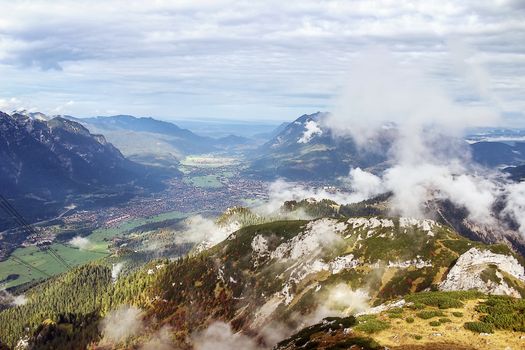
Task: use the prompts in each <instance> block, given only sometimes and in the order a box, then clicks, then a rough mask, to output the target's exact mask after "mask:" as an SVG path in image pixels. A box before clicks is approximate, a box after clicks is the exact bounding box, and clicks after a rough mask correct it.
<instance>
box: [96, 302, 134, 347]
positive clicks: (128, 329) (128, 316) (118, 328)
mask: <svg viewBox="0 0 525 350" xmlns="http://www.w3.org/2000/svg"><path fill="white" fill-rule="evenodd" d="M143 327H144V325H143V321H142V311H141V310H140V309H138V308H136V307H134V306H126V305H122V306H120V307H119V308H118V309H116V310H113V311H111V312H110V313H109V314H108V315H106V317H104V319H103V320H102V321H101V330H102V337H103V339H102V343H120V342H122V341H125V340H126V339H128V338H129V337H131V336H134V335H138V334H140V333H141V332H142V330H143Z"/></svg>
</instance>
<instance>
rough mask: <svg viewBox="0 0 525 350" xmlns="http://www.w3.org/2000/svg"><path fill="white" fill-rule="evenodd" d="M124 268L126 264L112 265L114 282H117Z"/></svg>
mask: <svg viewBox="0 0 525 350" xmlns="http://www.w3.org/2000/svg"><path fill="white" fill-rule="evenodd" d="M123 267H124V263H122V262H119V263H116V264H112V265H111V279H112V280H113V282H116V280H117V278H118V276H119V274H120V272H121V271H122V268H123Z"/></svg>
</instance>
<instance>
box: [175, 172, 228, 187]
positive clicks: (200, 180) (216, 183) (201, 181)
mask: <svg viewBox="0 0 525 350" xmlns="http://www.w3.org/2000/svg"><path fill="white" fill-rule="evenodd" d="M184 182H186V183H187V184H189V185H192V186H195V187H201V188H221V187H222V186H223V184H222V182H220V180H219V179H218V178H217V176H215V175H203V176H191V177H187V178H185V179H184Z"/></svg>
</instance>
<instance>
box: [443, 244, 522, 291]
mask: <svg viewBox="0 0 525 350" xmlns="http://www.w3.org/2000/svg"><path fill="white" fill-rule="evenodd" d="M510 278H515V279H517V280H519V281H522V282H525V271H524V268H523V266H522V265H521V264H520V263H519V262H518V260H517V259H516V258H515V257H513V256H510V255H503V254H496V253H493V252H491V251H489V250H480V249H477V248H472V249H470V250H468V251H467V252H465V253H464V254H463V255H461V256H460V257H459V259H458V260H457V262H456V264H455V265H454V266H453V267H452V268H451V269H450V271H449V273H448V274H447V277H446V279H445V280H444V281H443V282H441V284H440V286H439V288H440V289H441V290H445V291H450V290H471V289H474V290H478V291H480V292H484V293H488V294H497V295H509V296H513V297H516V298H520V297H521V295H520V293H519V291H517V290H516V289H515V288H514V287H513V286H512V285H511V283H509V279H510Z"/></svg>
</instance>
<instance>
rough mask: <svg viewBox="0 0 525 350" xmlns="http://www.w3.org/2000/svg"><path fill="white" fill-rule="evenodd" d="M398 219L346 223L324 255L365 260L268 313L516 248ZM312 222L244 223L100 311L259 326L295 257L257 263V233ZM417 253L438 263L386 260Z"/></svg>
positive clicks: (135, 278) (296, 309) (130, 285)
mask: <svg viewBox="0 0 525 350" xmlns="http://www.w3.org/2000/svg"><path fill="white" fill-rule="evenodd" d="M342 221H344V220H342ZM394 223H395V226H394V227H393V228H385V227H380V228H377V229H374V230H373V232H371V233H370V232H369V230H368V229H362V228H361V229H359V228H358V229H353V228H352V227H348V228H347V230H346V231H345V232H343V233H342V234H341V236H342V237H345V238H344V243H342V244H337V246H336V247H332V248H331V249H328V250H326V251H323V253H322V254H321V256H320V257H319V258H320V259H322V260H324V261H326V262H327V261H329V260H332V259H334V258H335V257H336V256H340V255H345V254H348V253H352V254H353V255H354V256H355V257H356V258H358V259H359V261H360V263H361V265H360V266H359V267H357V268H356V269H352V270H343V271H342V272H340V273H336V274H330V273H327V272H326V271H324V272H318V273H311V274H310V275H309V276H308V278H306V279H304V280H303V281H301V282H300V283H298V284H295V285H292V286H291V293H292V295H293V298H292V299H293V300H292V302H291V303H290V304H289V305H284V304H281V305H280V306H279V307H278V308H277V310H276V312H275V316H273V317H270V318H269V319H276V320H278V321H280V322H284V323H291V324H292V325H293V320H292V318H291V317H290V316H292V315H305V314H308V313H310V312H312V311H313V310H315V308H316V307H317V306H318V303H319V301H320V300H323V299H326V297H327V296H328V295H325V294H323V293H324V292H323V291H325V290H328V289H329V288H330V287H331V286H334V285H337V284H339V283H345V284H347V285H349V286H350V287H351V288H352V289H356V288H362V287H366V288H368V290H369V291H370V292H371V294H372V295H371V297H372V302H373V303H380V302H383V301H386V300H390V299H395V298H397V297H399V296H404V295H405V294H407V293H414V292H418V291H421V290H424V289H427V288H430V287H432V286H433V285H435V284H436V283H438V282H439V281H440V280H441V278H442V277H443V275H444V273H445V272H446V270H447V269H448V268H449V267H450V266H451V264H452V263H453V261H454V260H455V259H456V258H457V257H458V256H459V255H460V254H462V253H463V252H465V251H466V250H468V249H470V248H471V247H473V246H479V247H486V248H487V249H491V250H493V251H497V252H505V253H508V254H510V251H509V250H508V248H506V247H501V246H490V247H488V246H485V245H483V244H481V243H475V242H471V241H468V240H467V239H465V238H463V237H461V236H459V235H457V234H456V233H454V232H453V231H452V230H450V229H449V228H446V227H437V228H435V229H433V233H434V235H433V236H430V235H428V234H427V233H426V232H423V231H421V230H419V229H417V228H412V229H407V230H406V231H405V230H404V229H400V228H399V221H398V220H397V219H394ZM306 224H307V221H279V222H271V223H266V224H261V225H255V226H249V227H245V228H243V229H241V230H239V231H238V232H237V233H235V234H234V235H233V236H232V237H230V239H228V240H226V241H224V242H223V243H221V244H219V245H217V246H215V247H214V248H212V249H210V250H208V251H205V252H203V253H202V254H199V255H196V256H192V257H187V258H185V259H182V260H179V261H175V262H163V264H164V266H163V267H160V268H158V269H157V268H156V267H155V266H154V265H155V263H151V264H148V265H147V266H146V267H144V268H143V269H141V270H140V271H138V272H136V273H134V274H132V275H130V276H128V277H126V278H122V279H120V280H119V281H118V282H117V284H116V285H115V286H114V287H112V288H110V289H109V290H108V292H107V294H100V295H99V297H100V298H103V299H104V300H106V302H105V303H104V304H103V305H102V306H101V309H100V310H101V311H100V312H105V311H107V310H109V309H110V308H114V307H115V306H117V305H120V304H134V305H137V306H140V307H141V308H143V309H144V310H146V314H147V315H148V318H150V319H155V320H156V321H155V324H156V327H160V326H162V325H170V326H171V327H173V329H174V332H175V333H176V338H177V339H178V340H180V341H181V342H184V340H185V339H187V336H188V335H189V334H190V333H191V332H193V331H195V330H198V329H202V328H203V327H206V325H207V324H209V323H210V322H212V321H213V320H217V319H219V320H224V321H228V322H231V323H232V325H233V327H234V328H235V329H238V330H239V329H243V330H246V331H251V332H257V329H252V326H251V325H252V321H253V319H254V318H255V314H256V312H257V311H258V310H259V307H260V306H261V305H263V304H264V303H266V302H267V301H268V300H269V299H271V298H273V297H274V296H275V295H276V293H278V292H280V291H281V290H282V288H283V284H285V283H288V282H287V281H288V279H289V277H290V274H291V273H292V270H293V269H294V266H296V265H294V264H295V263H296V262H294V261H288V262H283V261H276V260H274V259H267V260H264V261H261V262H260V264H259V265H257V266H256V265H255V264H254V260H253V258H252V248H251V243H252V241H253V239H254V237H256V236H258V235H261V236H263V237H266V238H267V240H268V246H269V248H270V250H274V249H275V248H276V247H277V246H279V245H280V244H282V243H283V242H286V241H288V240H290V239H292V238H294V237H295V236H297V235H298V234H299V233H300V232H303V231H304V228H305V225H306ZM367 235H368V237H367ZM418 255H419V256H420V257H421V259H423V260H428V261H431V262H432V266H431V267H423V268H415V267H409V268H388V267H386V266H384V264H386V263H387V262H388V261H396V260H400V261H404V260H410V259H413V258H415V257H416V256H418ZM148 269H152V270H153V274H148V273H147V270H148ZM371 272H374V273H371ZM72 273H73V274H74V272H72ZM50 283H52V282H50ZM315 285H321V286H322V289H321V292H319V293H317V294H316V293H315V292H314V291H313V288H312V287H313V286H315ZM74 302H76V303H80V304H82V303H83V302H84V301H83V299H75V301H74ZM43 303H45V301H43ZM46 312H49V310H48V311H45V310H44V311H43V312H42V315H43V316H42V318H43V319H42V320H41V321H43V320H44V318H45V317H47V314H46ZM0 315H2V313H0ZM33 317H38V315H36V316H35V315H33Z"/></svg>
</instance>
